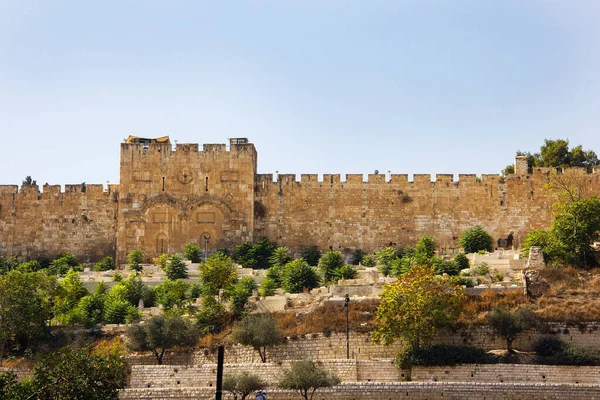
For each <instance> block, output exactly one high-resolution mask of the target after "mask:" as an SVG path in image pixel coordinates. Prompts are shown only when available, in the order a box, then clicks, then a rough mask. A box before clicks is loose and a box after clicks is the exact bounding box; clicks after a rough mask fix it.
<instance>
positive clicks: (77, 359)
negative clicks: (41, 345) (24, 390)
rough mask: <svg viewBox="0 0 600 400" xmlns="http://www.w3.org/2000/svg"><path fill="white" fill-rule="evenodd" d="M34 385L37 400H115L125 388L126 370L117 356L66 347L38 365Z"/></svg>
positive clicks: (34, 372)
mask: <svg viewBox="0 0 600 400" xmlns="http://www.w3.org/2000/svg"><path fill="white" fill-rule="evenodd" d="M32 386H33V390H34V396H35V397H33V398H35V399H37V400H55V399H58V400H61V399H65V400H66V399H69V400H110V399H114V400H116V399H118V398H119V390H121V389H123V388H124V387H125V367H124V364H123V360H122V359H121V357H120V356H119V355H118V354H116V353H114V354H109V355H107V356H103V355H99V354H94V353H93V352H92V351H91V350H90V349H89V348H83V349H73V348H70V347H64V348H62V349H61V350H60V351H58V352H55V353H51V354H49V355H48V356H46V357H44V358H43V359H42V360H41V361H40V362H39V363H38V364H37V365H36V366H35V368H34V371H33V380H32Z"/></svg>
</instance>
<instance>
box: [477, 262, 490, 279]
mask: <svg viewBox="0 0 600 400" xmlns="http://www.w3.org/2000/svg"><path fill="white" fill-rule="evenodd" d="M473 272H474V273H475V275H480V276H486V275H487V274H489V273H490V265H489V264H488V263H486V262H482V263H481V264H479V265H477V266H476V267H473Z"/></svg>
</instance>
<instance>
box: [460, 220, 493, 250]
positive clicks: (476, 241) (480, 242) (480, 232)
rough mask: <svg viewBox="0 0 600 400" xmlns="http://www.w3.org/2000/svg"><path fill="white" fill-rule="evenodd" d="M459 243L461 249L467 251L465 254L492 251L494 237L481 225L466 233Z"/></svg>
mask: <svg viewBox="0 0 600 400" xmlns="http://www.w3.org/2000/svg"><path fill="white" fill-rule="evenodd" d="M459 243H460V247H462V248H464V249H465V253H477V252H479V251H480V250H483V251H492V237H491V236H490V234H489V233H487V232H486V231H485V230H484V229H483V228H482V227H481V226H479V225H478V226H474V227H473V228H471V229H467V230H466V231H464V232H463V234H462V235H461V236H460V240H459Z"/></svg>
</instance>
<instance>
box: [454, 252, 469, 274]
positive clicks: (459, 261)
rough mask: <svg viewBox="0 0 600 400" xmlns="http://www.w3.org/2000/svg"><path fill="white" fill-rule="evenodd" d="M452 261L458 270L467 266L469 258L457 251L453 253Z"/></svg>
mask: <svg viewBox="0 0 600 400" xmlns="http://www.w3.org/2000/svg"><path fill="white" fill-rule="evenodd" d="M454 262H455V263H456V265H457V266H458V269H459V270H463V269H467V268H469V258H468V257H467V256H466V255H465V254H464V253H457V254H455V255H454Z"/></svg>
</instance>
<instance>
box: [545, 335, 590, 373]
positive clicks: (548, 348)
mask: <svg viewBox="0 0 600 400" xmlns="http://www.w3.org/2000/svg"><path fill="white" fill-rule="evenodd" d="M534 350H535V353H536V355H537V357H536V362H537V363H539V364H546V365H578V366H586V365H589V366H591V365H600V352H598V350H595V349H594V350H592V349H585V348H582V347H579V346H576V345H572V344H569V343H565V342H563V341H562V340H560V339H559V338H557V337H554V336H546V337H541V338H539V339H538V340H537V342H536V343H535V344H534Z"/></svg>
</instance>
